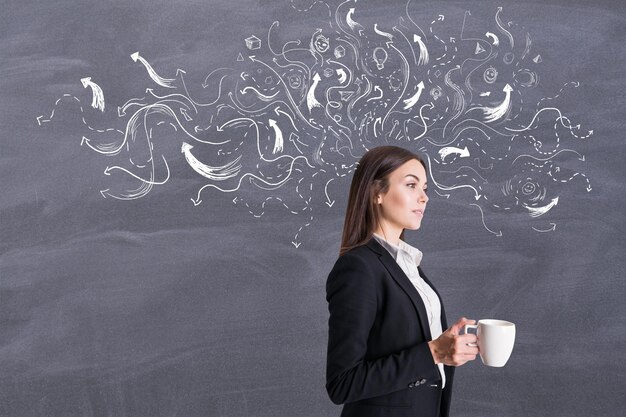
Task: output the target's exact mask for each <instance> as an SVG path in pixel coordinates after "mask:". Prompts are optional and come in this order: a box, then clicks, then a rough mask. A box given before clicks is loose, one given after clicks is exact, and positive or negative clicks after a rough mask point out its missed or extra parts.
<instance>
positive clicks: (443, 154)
mask: <svg viewBox="0 0 626 417" xmlns="http://www.w3.org/2000/svg"><path fill="white" fill-rule="evenodd" d="M452 153H456V154H459V157H460V158H467V157H468V156H470V153H469V150H467V146H466V147H465V149H461V148H455V147H454V146H446V147H445V148H442V149H439V156H440V157H441V159H442V160H443V159H444V158H445V157H446V156H448V155H450V154H452Z"/></svg>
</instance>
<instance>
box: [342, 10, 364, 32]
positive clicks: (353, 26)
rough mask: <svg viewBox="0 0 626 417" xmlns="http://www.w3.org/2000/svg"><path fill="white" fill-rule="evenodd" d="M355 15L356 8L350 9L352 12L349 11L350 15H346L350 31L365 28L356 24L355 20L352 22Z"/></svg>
mask: <svg viewBox="0 0 626 417" xmlns="http://www.w3.org/2000/svg"><path fill="white" fill-rule="evenodd" d="M353 14H354V7H352V8H350V10H348V14H347V15H346V23H347V24H348V26H350V29H352V30H354V28H356V27H357V26H359V27H363V26H361V25H360V24H358V23H357V22H355V21H354V20H352V15H353Z"/></svg>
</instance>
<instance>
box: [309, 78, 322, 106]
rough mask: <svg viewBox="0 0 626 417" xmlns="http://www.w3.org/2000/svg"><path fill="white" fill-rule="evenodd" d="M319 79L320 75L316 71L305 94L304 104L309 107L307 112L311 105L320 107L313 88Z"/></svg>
mask: <svg viewBox="0 0 626 417" xmlns="http://www.w3.org/2000/svg"><path fill="white" fill-rule="evenodd" d="M321 79H322V77H320V75H319V74H318V73H317V72H316V73H315V75H314V76H313V84H311V88H309V92H308V93H307V94H306V104H307V106H308V107H309V112H310V111H311V109H313V107H322V105H321V104H320V102H319V101H317V99H316V98H315V88H316V87H317V84H318V83H319V82H320V80H321Z"/></svg>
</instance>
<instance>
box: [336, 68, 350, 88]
mask: <svg viewBox="0 0 626 417" xmlns="http://www.w3.org/2000/svg"><path fill="white" fill-rule="evenodd" d="M335 71H336V72H337V75H338V76H339V82H340V83H341V84H343V83H345V82H346V80H347V79H348V75H347V74H346V72H345V71H344V70H343V68H339V69H338V70H335Z"/></svg>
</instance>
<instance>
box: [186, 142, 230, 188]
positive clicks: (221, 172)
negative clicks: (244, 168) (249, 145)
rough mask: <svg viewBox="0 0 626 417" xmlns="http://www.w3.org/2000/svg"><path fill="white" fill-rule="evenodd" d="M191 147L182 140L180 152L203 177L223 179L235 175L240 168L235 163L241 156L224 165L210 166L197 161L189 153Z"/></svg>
mask: <svg viewBox="0 0 626 417" xmlns="http://www.w3.org/2000/svg"><path fill="white" fill-rule="evenodd" d="M191 149H193V146H191V145H190V144H188V143H187V142H183V145H182V147H181V152H182V153H183V154H185V159H186V160H187V163H188V164H189V166H190V167H191V169H193V170H194V171H196V172H197V173H198V174H200V175H202V176H203V177H205V178H208V179H210V180H214V181H223V180H226V179H228V178H232V177H234V176H236V175H237V174H238V173H239V171H240V170H241V165H236V164H237V163H239V160H240V159H241V156H239V157H238V158H237V159H235V160H233V161H231V162H229V163H228V164H226V165H222V166H217V167H212V166H209V165H206V164H204V163H202V162H200V161H198V159H197V158H196V157H195V156H193V154H192V153H191Z"/></svg>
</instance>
